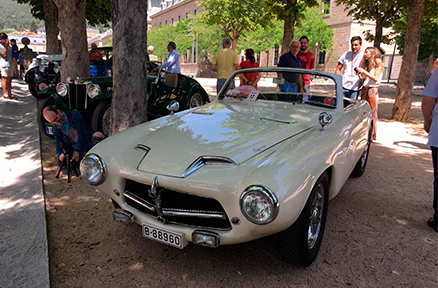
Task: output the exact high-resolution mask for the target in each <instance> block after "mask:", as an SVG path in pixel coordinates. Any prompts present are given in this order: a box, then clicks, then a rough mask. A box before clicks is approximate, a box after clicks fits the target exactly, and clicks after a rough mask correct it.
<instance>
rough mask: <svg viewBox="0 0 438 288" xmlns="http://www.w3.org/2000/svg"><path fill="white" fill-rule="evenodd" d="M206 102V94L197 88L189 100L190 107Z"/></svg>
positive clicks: (188, 105)
mask: <svg viewBox="0 0 438 288" xmlns="http://www.w3.org/2000/svg"><path fill="white" fill-rule="evenodd" d="M204 104H205V99H204V95H203V93H202V91H201V90H199V89H198V90H195V91H194V92H193V93H192V94H191V95H190V96H189V101H188V102H187V107H188V109H191V108H195V107H199V106H202V105H204Z"/></svg>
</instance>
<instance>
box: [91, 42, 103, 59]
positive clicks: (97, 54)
mask: <svg viewBox="0 0 438 288" xmlns="http://www.w3.org/2000/svg"><path fill="white" fill-rule="evenodd" d="M93 49H97V44H96V43H93V44H91V50H93ZM90 59H91V60H102V59H103V55H102V53H101V52H100V51H97V50H95V51H91V53H90Z"/></svg>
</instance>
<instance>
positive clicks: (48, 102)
mask: <svg viewBox="0 0 438 288" xmlns="http://www.w3.org/2000/svg"><path fill="white" fill-rule="evenodd" d="M52 105H55V99H54V98H53V96H50V97H49V98H46V99H44V100H43V102H41V104H40V106H39V107H38V112H37V122H38V129H40V132H41V134H43V135H45V136H47V137H49V138H54V137H53V135H51V134H48V133H47V127H50V126H51V125H50V124H49V123H48V122H47V121H46V119H45V118H44V116H43V110H44V108H46V107H48V106H52ZM49 129H50V128H49Z"/></svg>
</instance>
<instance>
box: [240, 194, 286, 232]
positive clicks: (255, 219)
mask: <svg viewBox="0 0 438 288" xmlns="http://www.w3.org/2000/svg"><path fill="white" fill-rule="evenodd" d="M240 210H241V211H242V213H243V215H244V216H245V217H246V219H248V220H249V221H251V222H252V223H254V224H259V225H263V224H268V223H270V222H272V221H274V219H275V218H276V217H277V215H278V210H279V204H278V200H277V197H275V195H274V193H272V192H271V191H270V190H269V189H268V188H266V187H264V186H261V185H252V186H249V187H248V188H246V189H245V191H243V193H242V195H241V196H240Z"/></svg>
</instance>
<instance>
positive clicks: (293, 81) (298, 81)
mask: <svg viewBox="0 0 438 288" xmlns="http://www.w3.org/2000/svg"><path fill="white" fill-rule="evenodd" d="M300 46H301V44H300V41H298V40H292V41H291V42H290V45H289V49H290V51H289V52H287V53H285V54H283V55H281V57H280V61H279V62H278V65H277V67H291V68H301V59H300V57H299V56H298V52H299V51H300ZM279 77H283V78H284V79H285V80H286V81H285V83H284V84H282V85H280V91H281V92H298V91H300V93H304V87H303V79H302V76H301V74H300V73H279Z"/></svg>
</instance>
